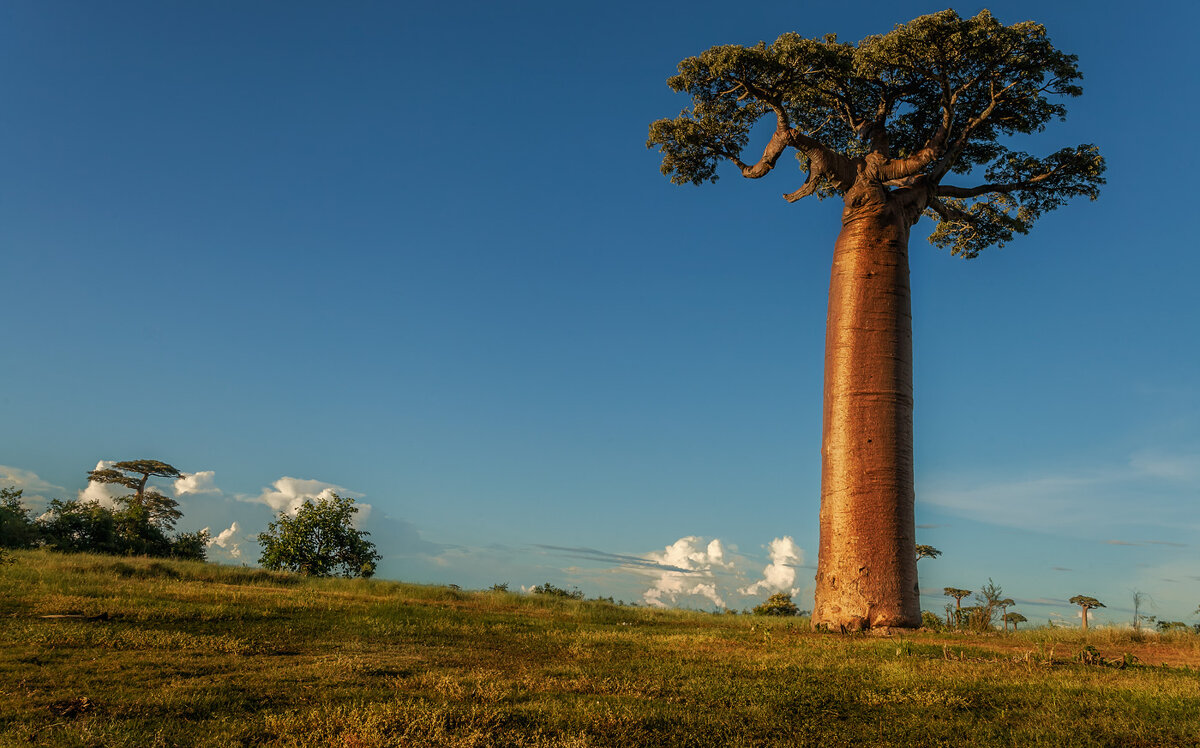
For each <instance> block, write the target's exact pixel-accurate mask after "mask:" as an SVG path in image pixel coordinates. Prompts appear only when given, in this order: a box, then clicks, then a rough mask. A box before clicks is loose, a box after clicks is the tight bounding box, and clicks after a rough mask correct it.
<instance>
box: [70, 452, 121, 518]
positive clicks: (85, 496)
mask: <svg viewBox="0 0 1200 748" xmlns="http://www.w3.org/2000/svg"><path fill="white" fill-rule="evenodd" d="M115 464H117V463H116V461H114V460H100V461H99V462H97V463H96V467H95V469H96V470H106V469H108V468H110V467H112V466H113V465H115ZM131 493H133V492H132V491H130V490H129V488H128V487H126V486H122V485H120V484H118V483H100V482H98V481H94V480H89V481H88V484H87V487H86V488H84V489H83V490H82V491H80V492H79V500H80V501H94V502H96V503H97V504H99V505H100V506H106V507H110V508H112V507H115V506H116V505H117V497H118V496H128V495H129V494H131Z"/></svg>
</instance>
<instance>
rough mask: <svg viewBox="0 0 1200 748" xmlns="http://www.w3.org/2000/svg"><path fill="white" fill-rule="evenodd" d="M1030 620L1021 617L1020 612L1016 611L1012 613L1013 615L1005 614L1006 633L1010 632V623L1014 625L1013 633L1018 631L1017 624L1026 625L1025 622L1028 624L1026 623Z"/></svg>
mask: <svg viewBox="0 0 1200 748" xmlns="http://www.w3.org/2000/svg"><path fill="white" fill-rule="evenodd" d="M1028 620H1029V619H1028V618H1026V617H1025V616H1023V615H1021V614H1020V613H1018V612H1017V611H1015V610H1014V611H1013V612H1011V613H1005V614H1004V627H1005V630H1006V631H1007V630H1008V624H1009V623H1011V624H1012V625H1013V631H1016V630H1017V624H1018V623H1025V622H1026V621H1028Z"/></svg>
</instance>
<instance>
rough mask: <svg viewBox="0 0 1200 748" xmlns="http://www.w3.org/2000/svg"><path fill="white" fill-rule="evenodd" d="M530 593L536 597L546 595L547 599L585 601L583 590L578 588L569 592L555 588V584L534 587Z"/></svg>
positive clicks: (547, 583)
mask: <svg viewBox="0 0 1200 748" xmlns="http://www.w3.org/2000/svg"><path fill="white" fill-rule="evenodd" d="M529 591H530V592H531V593H532V594H534V595H546V596H547V597H561V598H566V599H567V600H582V599H583V590H581V589H578V588H574V589H569V590H568V589H563V588H562V587H555V586H554V585H553V584H550V583H549V582H546V583H545V584H538V585H534V586H533V588H532V589H530V590H529Z"/></svg>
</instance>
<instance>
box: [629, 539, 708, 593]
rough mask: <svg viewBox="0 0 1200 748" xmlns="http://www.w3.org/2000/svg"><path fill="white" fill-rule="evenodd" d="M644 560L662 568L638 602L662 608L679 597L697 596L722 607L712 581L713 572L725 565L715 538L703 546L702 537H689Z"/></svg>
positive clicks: (651, 554)
mask: <svg viewBox="0 0 1200 748" xmlns="http://www.w3.org/2000/svg"><path fill="white" fill-rule="evenodd" d="M646 558H647V559H649V560H650V561H653V562H655V563H656V564H658V566H660V567H662V568H663V570H662V571H661V572H660V573H659V575H658V578H657V579H655V580H654V584H653V586H651V587H650V589H648V590H646V591H645V592H644V593H642V599H643V600H645V601H646V603H648V604H649V605H654V606H658V607H666V606H667V605H668V604H675V603H676V602H678V601H679V599H680V598H681V597H683V596H687V595H699V596H701V597H704V598H706V599H708V600H710V601H712V603H713V604H714V605H716V606H717V607H721V608H723V607H725V601H724V599H723V598H722V597H721V596H720V595H719V594H718V593H717V587H716V584H715V582H714V577H715V575H716V572H717V571H718V570H722V569H726V568H728V566H729V564H728V563H727V562H726V560H725V547H724V546H723V545H722V544H721V541H720V540H719V539H716V538H714V539H713V540H711V541H709V542H708V543H705V542H704V540H703V539H702V538H699V537H697V536H695V535H689V536H687V537H683V538H680V539H679V540H676V541H675V542H674V543H672V544H671V545H669V546H667V547H666V549H665V550H663V551H658V552H653V553H649V554H646Z"/></svg>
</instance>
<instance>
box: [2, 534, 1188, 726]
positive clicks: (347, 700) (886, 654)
mask: <svg viewBox="0 0 1200 748" xmlns="http://www.w3.org/2000/svg"><path fill="white" fill-rule="evenodd" d="M14 557H15V559H16V562H15V563H14V564H11V565H8V566H4V567H0V745H69V746H139V747H142V746H172V745H180V746H189V747H190V746H206V745H219V746H225V745H247V746H259V745H267V746H313V745H320V746H324V745H338V746H377V745H412V746H426V745H448V746H492V745H512V746H770V745H779V746H794V745H894V746H936V745H1005V746H1007V745H1012V746H1031V745H1032V746H1039V745H1044V746H1062V745H1112V746H1176V745H1195V746H1200V670H1197V668H1196V665H1200V646H1198V644H1197V640H1198V639H1200V637H1196V636H1194V635H1188V634H1180V635H1175V636H1172V637H1169V638H1156V637H1145V638H1142V639H1140V640H1139V637H1134V636H1133V635H1132V634H1129V633H1120V632H1113V631H1095V632H1093V633H1092V634H1090V635H1089V636H1088V637H1086V638H1085V637H1083V635H1082V634H1080V633H1079V632H1064V631H1060V630H1033V631H1029V632H1021V633H1020V634H1017V635H1011V634H1010V635H1007V636H1005V635H999V634H996V635H960V634H950V635H946V634H941V635H939V634H933V633H914V634H911V635H907V636H903V637H890V638H881V637H871V636H839V635H832V634H818V633H813V632H811V631H809V630H808V629H807V628H806V627H805V626H804V625H803V623H804V622H803V621H802V620H795V619H793V620H786V619H763V618H751V617H746V616H716V615H710V614H704V613H696V612H687V611H654V610H648V609H645V608H636V607H621V606H614V605H611V604H607V603H601V602H582V601H575V600H564V599H548V598H545V597H531V596H522V595H516V594H509V593H495V592H465V591H457V590H451V589H448V588H445V587H431V586H420V585H410V584H401V583H395V582H384V581H362V580H354V581H349V580H306V579H302V578H299V577H296V576H292V575H286V574H276V573H270V572H264V571H261V570H255V569H242V568H231V567H222V566H217V565H213V564H201V563H188V562H165V561H155V560H149V559H124V558H122V559H115V558H106V557H100V556H87V555H79V556H62V555H56V554H51V553H47V552H18V553H15V554H14ZM45 615H76V616H85V617H84V618H42V617H41V616H45ZM1089 645H1090V646H1093V647H1095V648H1096V649H1097V651H1098V652H1099V653H1100V654H1101V655H1102V656H1103V657H1105V658H1107V659H1109V660H1124V658H1123V655H1124V654H1126V653H1128V654H1130V655H1131V657H1132V656H1136V657H1138V658H1139V660H1138V661H1137V662H1135V664H1133V665H1130V666H1127V667H1124V668H1122V669H1118V668H1116V667H1111V666H1104V665H1097V664H1091V665H1089V664H1084V663H1082V662H1081V661H1079V660H1077V659H1075V656H1076V655H1077V654H1078V653H1079V652H1080V651H1081V650H1082V649H1083V648H1084V647H1085V646H1089ZM1160 662H1169V663H1172V665H1171V666H1169V667H1163V666H1161V665H1160Z"/></svg>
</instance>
